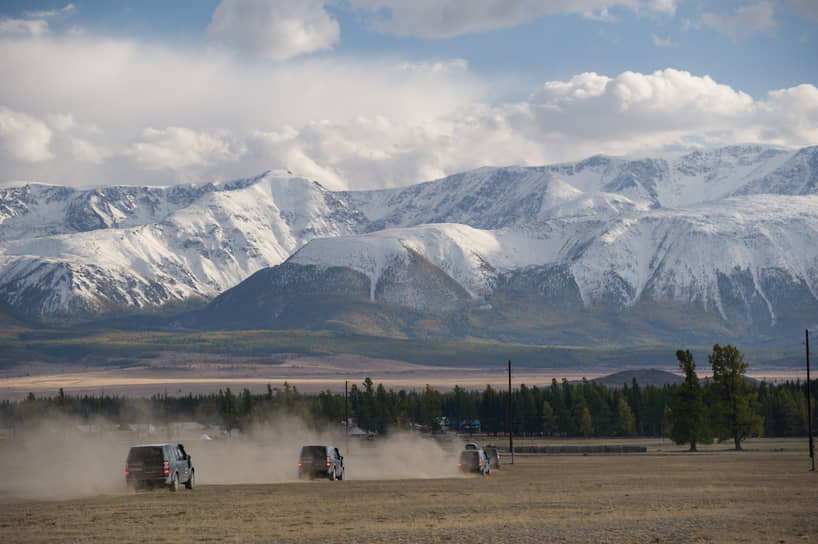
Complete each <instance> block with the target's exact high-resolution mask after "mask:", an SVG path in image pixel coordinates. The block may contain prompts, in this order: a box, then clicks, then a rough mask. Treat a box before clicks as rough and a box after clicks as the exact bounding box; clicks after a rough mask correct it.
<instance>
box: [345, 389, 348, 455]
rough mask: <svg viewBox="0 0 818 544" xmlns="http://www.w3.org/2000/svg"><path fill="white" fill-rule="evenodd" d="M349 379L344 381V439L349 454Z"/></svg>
mask: <svg viewBox="0 0 818 544" xmlns="http://www.w3.org/2000/svg"><path fill="white" fill-rule="evenodd" d="M348 389H349V380H346V381H344V425H346V429H347V434H346V439H345V441H344V447H345V448H346V450H347V455H349V398H348Z"/></svg>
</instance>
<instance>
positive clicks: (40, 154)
mask: <svg viewBox="0 0 818 544" xmlns="http://www.w3.org/2000/svg"><path fill="white" fill-rule="evenodd" d="M50 143H51V130H50V129H49V128H48V125H46V124H45V123H43V122H42V121H41V120H39V119H36V118H34V117H32V116H30V115H27V114H25V113H22V112H18V111H12V110H10V109H8V108H5V107H0V149H2V150H3V151H5V152H6V153H7V154H8V155H10V156H11V157H12V158H14V159H18V160H21V161H26V162H38V161H45V160H48V159H51V158H52V157H53V155H52V154H51V151H50V150H49V144H50Z"/></svg>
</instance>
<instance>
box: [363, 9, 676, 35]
mask: <svg viewBox="0 0 818 544" xmlns="http://www.w3.org/2000/svg"><path fill="white" fill-rule="evenodd" d="M348 2H349V5H350V6H352V7H353V9H355V10H357V11H358V12H360V13H363V14H364V15H365V16H366V17H367V18H368V21H369V24H370V25H371V26H372V28H374V29H375V30H377V31H379V32H383V33H387V34H396V35H398V36H420V37H424V38H433V39H439V38H450V37H453V36H460V35H463V34H470V33H473V32H481V31H485V30H492V29H497V28H508V27H512V26H515V25H518V24H521V23H524V22H527V21H529V20H531V19H533V18H535V17H538V16H542V15H556V14H574V15H580V16H583V17H586V18H592V19H600V20H607V21H612V20H615V17H614V16H613V15H612V14H611V13H610V10H612V9H617V8H624V9H628V10H632V11H649V12H653V13H668V14H672V13H674V12H675V10H676V0H646V1H643V0H413V1H412V2H406V1H404V0H348Z"/></svg>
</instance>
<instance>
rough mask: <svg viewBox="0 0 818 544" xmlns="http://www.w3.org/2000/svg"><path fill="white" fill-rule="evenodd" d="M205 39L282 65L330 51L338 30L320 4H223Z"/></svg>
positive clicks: (261, 0) (238, 0) (245, 0)
mask: <svg viewBox="0 0 818 544" xmlns="http://www.w3.org/2000/svg"><path fill="white" fill-rule="evenodd" d="M207 36H208V38H209V39H210V40H211V41H212V42H213V43H216V44H220V45H223V46H227V47H228V48H230V49H234V50H237V51H240V52H243V53H249V54H253V55H259V56H262V57H266V58H269V59H272V60H275V61H283V60H287V59H290V58H293V57H297V56H298V55H303V54H305V53H312V52H313V51H321V50H326V49H332V46H333V45H335V44H336V43H337V42H338V40H339V38H340V28H339V26H338V22H337V21H336V20H335V19H333V18H332V17H331V16H330V15H329V14H328V13H327V12H326V11H325V10H324V1H323V0H295V1H275V2H269V1H267V0H222V2H221V4H219V5H218V7H217V8H216V10H215V11H214V12H213V17H212V20H211V22H210V25H209V26H208V27H207Z"/></svg>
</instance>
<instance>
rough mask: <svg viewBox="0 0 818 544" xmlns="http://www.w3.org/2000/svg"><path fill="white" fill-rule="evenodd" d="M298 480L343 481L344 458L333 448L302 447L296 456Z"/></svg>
mask: <svg viewBox="0 0 818 544" xmlns="http://www.w3.org/2000/svg"><path fill="white" fill-rule="evenodd" d="M298 477H299V478H304V477H308V478H315V477H319V478H329V479H330V480H336V479H337V480H343V479H344V456H343V455H341V452H339V451H338V448H336V447H335V446H304V447H303V448H301V455H299V456H298Z"/></svg>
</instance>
